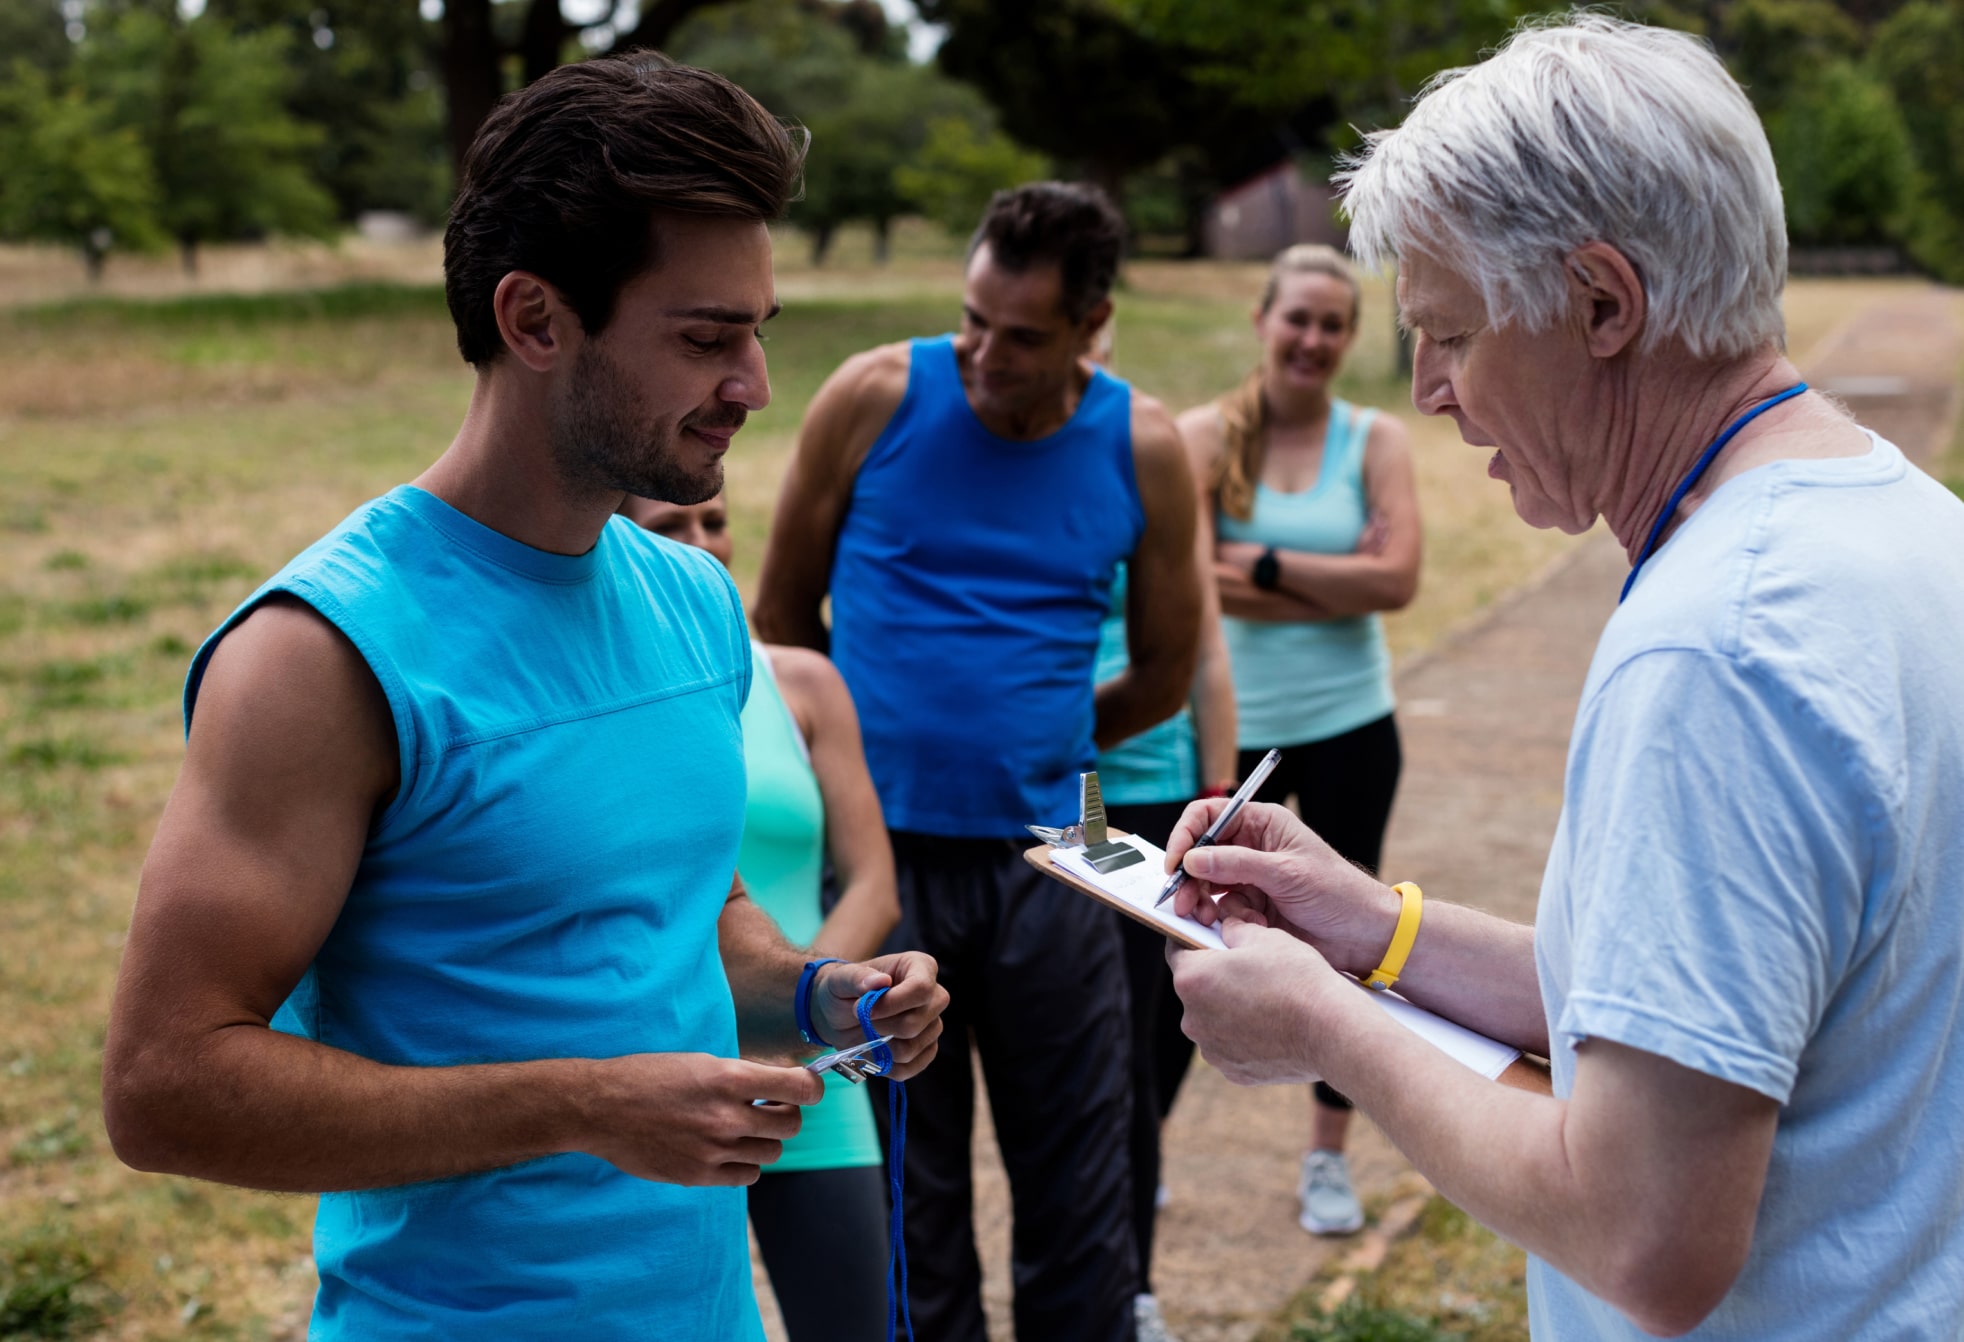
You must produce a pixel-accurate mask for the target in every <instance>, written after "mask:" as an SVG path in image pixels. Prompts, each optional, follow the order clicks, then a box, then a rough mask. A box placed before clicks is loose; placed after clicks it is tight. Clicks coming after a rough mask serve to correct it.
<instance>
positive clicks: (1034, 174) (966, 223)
mask: <svg viewBox="0 0 1964 1342" xmlns="http://www.w3.org/2000/svg"><path fill="white" fill-rule="evenodd" d="M1049 175H1050V164H1049V163H1048V161H1047V160H1045V158H1044V157H1043V155H1041V154H1033V153H1031V152H1030V151H1029V150H1027V149H1024V148H1023V147H1022V146H1021V145H1019V144H1017V143H1016V142H1015V141H1014V140H1012V139H1010V138H1009V137H1008V136H1007V135H1004V134H1003V133H1002V132H1001V131H997V130H990V131H988V132H978V131H977V130H976V129H975V126H974V125H973V123H971V122H968V121H964V120H962V119H961V118H959V117H946V118H943V119H942V120H939V121H935V122H932V123H930V124H929V126H928V128H927V139H926V141H925V142H924V143H923V144H922V145H921V149H920V152H919V153H917V154H915V155H914V158H913V161H912V162H911V163H908V164H905V165H903V166H901V167H900V168H898V169H896V170H895V172H894V178H895V180H896V181H897V182H898V183H899V185H900V189H901V190H902V191H904V192H906V193H907V195H908V197H909V198H910V199H912V200H913V201H914V202H915V204H916V205H918V206H919V207H920V211H921V213H922V214H924V215H926V216H927V217H928V218H929V219H932V220H933V221H934V222H935V223H937V224H940V225H941V227H942V228H944V229H946V230H947V231H948V232H949V233H950V234H952V235H954V236H956V237H965V236H967V235H968V234H970V233H972V232H974V231H975V225H976V223H977V222H978V221H979V220H980V219H981V218H982V211H983V209H984V207H986V206H987V205H988V203H989V197H991V196H993V195H994V194H995V193H996V192H998V191H1001V190H1004V189H1006V188H1008V187H1013V186H1015V185H1017V184H1018V183H1019V182H1028V181H1032V180H1035V179H1040V178H1044V177H1047V176H1049Z"/></svg>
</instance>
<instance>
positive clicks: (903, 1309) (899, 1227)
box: [853, 988, 914, 1342]
mask: <svg viewBox="0 0 1964 1342" xmlns="http://www.w3.org/2000/svg"><path fill="white" fill-rule="evenodd" d="M886 993H887V990H886V989H885V988H875V989H874V990H873V991H872V992H870V993H866V994H864V995H862V996H861V997H860V999H859V1005H858V1006H856V1007H854V1008H853V1012H854V1014H855V1015H857V1016H858V1017H859V1028H860V1029H861V1030H863V1031H865V1033H866V1038H867V1039H869V1040H873V1039H878V1038H879V1037H880V1031H879V1029H878V1027H877V1026H875V1025H874V1024H873V1004H874V1003H876V1002H878V1001H879V1000H880V999H881V998H882V997H885V996H886ZM871 1057H872V1060H873V1063H874V1065H875V1066H877V1067H878V1068H879V1070H880V1074H881V1075H883V1076H884V1075H885V1074H886V1073H888V1072H890V1071H892V1070H893V1050H892V1049H890V1048H888V1047H887V1046H886V1045H884V1044H882V1045H880V1047H878V1048H876V1049H874V1050H873V1052H872V1054H871ZM887 1108H888V1117H889V1121H890V1122H891V1124H892V1127H891V1131H890V1133H889V1135H888V1141H887V1193H888V1195H889V1197H890V1199H891V1202H892V1207H893V1211H892V1215H891V1219H890V1220H889V1221H888V1223H887V1342H895V1339H896V1338H898V1337H899V1335H900V1329H901V1328H902V1327H903V1326H904V1327H905V1329H906V1331H907V1342H914V1315H913V1311H912V1310H911V1309H910V1308H909V1307H908V1304H907V1238H906V1234H905V1227H904V1221H903V1219H902V1213H903V1210H904V1202H903V1195H904V1194H905V1192H906V1170H907V1166H906V1160H907V1086H906V1084H905V1083H904V1082H900V1081H895V1080H894V1079H893V1078H892V1077H890V1076H889V1077H887Z"/></svg>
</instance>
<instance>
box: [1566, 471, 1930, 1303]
mask: <svg viewBox="0 0 1964 1342" xmlns="http://www.w3.org/2000/svg"><path fill="white" fill-rule="evenodd" d="M1535 954H1536V961H1537V967H1538V970H1539V973H1540V980H1541V990H1542V997H1543V1003H1544V1007H1545V1009H1546V1011H1547V1016H1548V1021H1549V1026H1550V1029H1549V1037H1550V1041H1551V1046H1552V1048H1553V1051H1554V1058H1553V1063H1554V1071H1555V1093H1556V1094H1557V1095H1561V1096H1567V1095H1568V1094H1569V1093H1570V1089H1571V1087H1572V1085H1573V1083H1574V1077H1575V1062H1576V1053H1575V1046H1576V1045H1577V1044H1578V1043H1580V1042H1581V1041H1584V1040H1588V1039H1609V1040H1614V1041H1616V1042H1617V1043H1620V1044H1624V1045H1627V1046H1629V1047H1632V1048H1638V1049H1642V1050H1644V1051H1646V1052H1649V1053H1654V1054H1657V1055H1660V1056H1662V1057H1666V1058H1670V1059H1672V1060H1673V1061H1675V1062H1678V1063H1681V1064H1682V1065H1684V1066H1686V1067H1690V1068H1693V1069H1695V1070H1697V1071H1700V1072H1704V1073H1706V1074H1708V1075H1711V1076H1715V1077H1719V1078H1721V1079H1723V1080H1726V1081H1730V1082H1732V1083H1734V1084H1736V1085H1740V1086H1744V1087H1747V1088H1749V1089H1751V1090H1755V1091H1758V1092H1760V1093H1761V1094H1764V1095H1767V1096H1770V1097H1772V1098H1773V1099H1775V1100H1778V1101H1779V1102H1780V1104H1781V1110H1780V1115H1779V1125H1778V1128H1777V1129H1776V1132H1775V1135H1774V1142H1773V1152H1772V1158H1771V1163H1770V1166H1769V1168H1768V1171H1767V1179H1766V1189H1765V1194H1764V1197H1763V1199H1762V1202H1761V1204H1760V1209H1759V1218H1758V1221H1757V1223H1756V1225H1755V1227H1754V1234H1753V1245H1752V1251H1751V1254H1750V1255H1749V1257H1748V1258H1747V1261H1746V1264H1745V1268H1744V1270H1743V1271H1742V1272H1741V1273H1740V1276H1739V1279H1738V1281H1737V1283H1736V1284H1735V1285H1734V1286H1733V1288H1732V1290H1731V1292H1730V1293H1729V1294H1728V1295H1727V1296H1726V1297H1725V1299H1724V1300H1723V1301H1722V1302H1721V1303H1720V1304H1719V1306H1718V1308H1717V1309H1716V1310H1715V1311H1713V1313H1712V1314H1711V1315H1710V1317H1709V1318H1708V1319H1707V1320H1706V1321H1705V1323H1704V1324H1703V1325H1702V1326H1701V1327H1700V1328H1698V1329H1697V1330H1696V1331H1694V1332H1693V1333H1691V1334H1689V1336H1692V1337H1695V1338H1701V1339H1719V1338H1724V1339H1745V1338H1753V1339H1771V1338H1778V1339H1781V1340H1782V1342H1808V1340H1810V1339H1818V1340H1819V1342H1848V1339H1851V1338H1874V1339H1883V1338H1888V1339H1937V1338H1948V1339H1955V1338H1960V1337H1964V1034H1961V1033H1960V1026H1964V504H1961V503H1959V501H1958V500H1957V499H1956V498H1954V497H1952V496H1951V495H1950V493H1949V492H1948V491H1946V490H1945V489H1943V488H1942V487H1941V486H1939V485H1938V484H1937V483H1935V482H1934V481H1933V480H1931V479H1930V478H1929V477H1928V476H1926V475H1924V474H1923V473H1922V472H1921V471H1919V470H1917V469H1916V468H1915V467H1913V466H1911V465H1909V463H1908V462H1906V461H1905V460H1904V458H1903V457H1902V455H1901V454H1900V453H1899V452H1897V450H1896V449H1895V448H1894V447H1892V446H1890V445H1889V444H1887V443H1885V442H1883V441H1882V440H1881V439H1879V438H1878V439H1875V440H1874V446H1873V448H1872V449H1871V451H1870V452H1869V453H1868V454H1867V455H1866V456H1862V457H1854V458H1843V459H1838V460H1827V461H1810V462H1780V463H1776V464H1773V465H1769V466H1764V467H1761V468H1759V469H1757V470H1753V471H1749V472H1747V473H1746V474H1744V475H1742V476H1739V477H1737V478H1735V479H1733V480H1730V481H1727V482H1726V483H1725V484H1724V485H1722V486H1721V487H1720V488H1719V489H1717V490H1716V491H1714V493H1713V494H1712V497H1711V498H1710V500H1708V501H1707V502H1706V503H1705V504H1704V505H1703V506H1702V507H1700V508H1699V509H1698V511H1697V512H1696V513H1694V514H1693V515H1692V516H1691V517H1690V518H1689V519H1688V520H1687V521H1686V522H1685V524H1684V525H1683V526H1682V527H1681V528H1680V530H1679V531H1678V533H1677V534H1676V535H1675V536H1674V537H1672V539H1671V540H1670V541H1669V543H1668V544H1666V545H1665V546H1664V547H1663V548H1662V549H1661V550H1660V551H1659V552H1658V553H1657V554H1656V555H1655V556H1654V557H1653V558H1652V559H1651V561H1650V563H1649V564H1648V565H1647V566H1646V567H1645V568H1644V571H1643V574H1642V576H1641V577H1640V578H1639V579H1638V582H1637V585H1636V588H1635V589H1634V591H1632V593H1631V595H1630V598H1629V600H1628V601H1627V602H1626V603H1625V604H1624V605H1623V606H1622V607H1621V608H1619V609H1618V610H1617V612H1616V614H1615V616H1614V617H1613V618H1612V619H1611V620H1610V622H1609V626H1608V628H1607V629H1606V630H1605V631H1604V633H1603V638H1602V642H1601V644H1600V646H1599V647H1598V648H1597V650H1596V656H1595V660H1594V663H1593V665H1592V666H1591V667H1590V671H1589V678H1588V682H1587V684H1586V686H1585V688H1584V691H1583V696H1582V703H1581V707H1580V709H1579V710H1578V712H1577V715H1576V724H1575V735H1574V738H1573V740H1572V742H1571V744H1570V748H1569V762H1568V779H1567V785H1566V794H1565V797H1564V805H1563V811H1562V819H1561V824H1560V827H1559V828H1558V830H1557V832H1556V836H1555V843H1554V848H1553V851H1552V853H1551V854H1550V856H1549V861H1548V869H1547V874H1546V877H1545V878H1544V881H1543V883H1542V889H1541V906H1540V915H1539V918H1538V920H1537V923H1536V937H1535ZM1684 1215H1685V1216H1686V1217H1687V1218H1690V1217H1696V1216H1697V1215H1698V1208H1697V1207H1696V1206H1687V1207H1686V1208H1685V1209H1684ZM1529 1304H1530V1320H1531V1323H1532V1326H1533V1332H1534V1335H1535V1337H1536V1338H1537V1339H1542V1340H1543V1342H1547V1340H1549V1339H1554V1340H1555V1342H1573V1339H1580V1338H1588V1339H1596V1338H1630V1339H1636V1338H1639V1337H1642V1336H1644V1334H1642V1333H1641V1332H1639V1330H1638V1329H1637V1328H1636V1327H1635V1326H1633V1325H1632V1324H1631V1323H1630V1322H1629V1321H1628V1320H1627V1319H1626V1318H1625V1317H1624V1316H1623V1315H1621V1314H1620V1313H1619V1312H1618V1311H1616V1310H1615V1309H1614V1308H1612V1307H1611V1306H1609V1305H1607V1304H1604V1303H1603V1302H1602V1301H1600V1300H1598V1299H1595V1298H1594V1297H1592V1296H1590V1295H1589V1294H1587V1293H1586V1292H1585V1291H1583V1290H1582V1289H1581V1288H1580V1287H1579V1286H1577V1285H1575V1284H1574V1283H1573V1282H1570V1281H1568V1280H1567V1279H1566V1278H1564V1277H1562V1276H1561V1275H1560V1274H1559V1273H1557V1272H1555V1271H1554V1270H1553V1269H1551V1268H1550V1267H1548V1266H1547V1264H1545V1263H1542V1262H1539V1261H1536V1262H1534V1263H1532V1264H1531V1266H1530V1274H1529Z"/></svg>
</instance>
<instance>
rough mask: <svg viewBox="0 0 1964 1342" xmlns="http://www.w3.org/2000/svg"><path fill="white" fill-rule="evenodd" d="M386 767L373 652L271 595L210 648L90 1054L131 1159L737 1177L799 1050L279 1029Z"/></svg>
mask: <svg viewBox="0 0 1964 1342" xmlns="http://www.w3.org/2000/svg"><path fill="white" fill-rule="evenodd" d="M395 785H396V743H395V735H394V730H393V726H392V722H391V719H390V716H389V709H388V705H387V702H386V701H385V700H384V698H383V696H382V693H381V690H380V688H379V686H377V684H376V683H375V679H374V676H373V674H372V673H371V672H370V671H369V669H368V667H367V666H366V664H365V663H363V661H362V660H361V657H360V655H359V654H358V653H357V652H356V651H355V649H354V648H353V646H352V645H350V644H349V643H348V642H347V640H346V639H345V638H343V637H342V635H341V634H340V633H339V632H338V631H336V630H335V629H334V628H333V627H332V626H330V625H329V624H328V623H327V622H326V621H325V620H323V619H321V618H320V616H318V615H317V614H315V613H314V612H313V611H312V610H310V609H309V608H307V607H305V606H303V605H301V604H299V603H298V602H295V601H292V600H290V599H275V600H273V601H271V602H269V603H268V604H266V605H265V606H262V607H261V608H260V609H259V610H258V611H256V612H254V613H253V614H252V615H251V616H250V617H248V618H247V619H246V620H245V621H244V622H242V623H241V624H240V626H239V627H238V628H237V629H236V630H234V631H233V632H232V633H231V634H229V635H228V636H227V637H226V638H225V640H224V641H223V642H222V643H221V644H220V645H219V647H218V649H217V650H216V652H215V653H214V654H213V657H212V659H211V663H210V666H209V668H208V670H207V672H206V674H205V678H204V683H203V686H202V688H201V691H200V694H199V698H198V708H197V713H196V716H195V718H194V719H193V726H192V730H191V735H190V740H189V744H188V748H187V751H186V757H185V764H184V769H183V772H182V774H181V775H180V776H179V779H178V783H177V786H176V788H175V789H174V791H173V792H172V795H171V799H170V802H169V804H168V805H167V806H166V808H165V811H164V816H163V819H162V821H161V822H160V824H159V827H158V831H157V837H156V840H155V842H154V843H153V844H152V846H151V850H150V854H149V857H148V859H147V860H146V862H145V864H144V871H143V877H142V882H141V886H140V889H139V893H138V897H137V905H136V913H135V917H134V920H133V921H132V924H131V928H130V935H129V940H128V942H127V945H126V948H125V950H124V954H123V963H122V969H121V973H120V975H119V978H118V982H117V989H116V999H115V1005H114V1008H113V1012H112V1016H111V1020H110V1027H109V1034H108V1039H107V1041H106V1044H105V1048H104V1061H103V1113H104V1118H105V1121H106V1123H107V1125H108V1129H109V1134H110V1139H111V1141H112V1142H113V1143H114V1145H115V1148H116V1151H117V1154H118V1155H119V1156H121V1157H122V1158H123V1159H124V1160H125V1161H126V1162H128V1163H129V1164H131V1165H134V1166H136V1167H137V1168H139V1169H145V1170H156V1171H165V1172H170V1173H179V1174H189V1175H194V1176H197V1177H200V1178H206V1179H214V1180H218V1181H220V1182H224V1183H233V1184H242V1185H245V1186H247V1187H253V1188H266V1189H275V1190H282V1191H292V1192H305V1191H322V1190H329V1189H350V1188H370V1187H377V1186H381V1185H387V1184H398V1183H408V1182H413V1181H417V1180H422V1179H434V1178H442V1177H446V1176H450V1175H457V1174H465V1173H470V1172H473V1171H477V1170H484V1169H490V1168H494V1167H497V1166H500V1165H507V1164H511V1163H513V1162H516V1161H519V1160H525V1159H529V1158H531V1157H534V1156H542V1155H548V1154H553V1153H555V1152H563V1151H586V1152H588V1153H590V1154H593V1155H596V1156H599V1157H601V1158H602V1159H606V1160H610V1161H612V1162H613V1163H614V1164H615V1165H617V1166H619V1167H620V1168H621V1169H623V1170H625V1171H627V1172H628V1173H630V1174H634V1175H637V1176H639V1177H642V1178H648V1179H656V1180H661V1181H663V1182H673V1183H694V1184H710V1183H748V1182H751V1181H752V1180H754V1179H755V1178H756V1171H757V1167H758V1165H760V1164H762V1163H767V1162H768V1161H770V1160H773V1159H775V1158H776V1152H777V1150H778V1149H779V1145H780V1143H781V1141H782V1139H783V1138H784V1137H787V1136H789V1135H791V1134H792V1133H793V1132H795V1131H796V1130H797V1126H798V1119H797V1115H796V1113H795V1111H792V1110H789V1109H787V1108H785V1107H783V1106H777V1107H773V1108H770V1109H757V1108H753V1107H752V1106H751V1104H750V1101H751V1100H753V1099H757V1098H770V1099H777V1100H784V1101H792V1102H796V1103H813V1102H815V1101H816V1100H817V1098H818V1094H817V1092H816V1090H815V1089H814V1087H813V1084H812V1078H810V1077H809V1075H808V1074H806V1073H804V1072H803V1071H802V1069H778V1068H769V1067H762V1066H759V1065H757V1064H755V1063H747V1062H741V1061H738V1060H734V1059H723V1058H712V1057H709V1056H707V1055H702V1054H641V1055H635V1056H631V1057H623V1058H614V1059H605V1060H593V1059H555V1060H546V1061H528V1062H513V1063H503V1064H491V1065H484V1066H469V1067H444V1068H436V1067H396V1066H386V1065H383V1064H381V1063H377V1062H374V1061H372V1060H370V1059H367V1058H362V1057H359V1056H357V1055H355V1054H352V1053H348V1052H344V1051H342V1050H339V1049H334V1048H329V1047H326V1046H324V1045H321V1044H318V1043H315V1042H313V1041H310V1040H306V1039H301V1038H297V1037H295V1036H292V1035H287V1034H283V1033H280V1032H277V1031H274V1030H272V1029H270V1028H268V1022H269V1021H270V1020H271V1018H272V1016H273V1013H274V1012H275V1011H276V1010H278V1008H279V1005H280V1003H281V1002H282V1001H284V1000H285V998H286V997H287V995H288V994H289V993H290V992H291V991H292V989H293V986H294V984H295V983H297V982H298V980H299V978H300V976H301V974H302V973H303V972H304V971H305V969H306V967H307V966H308V964H309V963H311V962H312V960H313V958H314V955H315V953H316V952H317V951H318V950H319V948H320V946H321V943H322V942H323V941H324V940H325V938H326V937H327V935H328V932H329V931H330V929H331V928H332V927H333V925H334V922H335V919H336V918H337V917H338V916H339V914H340V911H341V906H342V904H343V902H344V901H345V899H346V897H347V892H348V888H349V885H350V883H351V882H352V880H353V878H354V873H355V868H356V865H357V863H358V862H359V860H360V857H361V853H362V848H363V844H364V842H365V839H366V836H367V833H368V829H369V826H370V823H371V821H372V819H373V817H374V815H375V813H376V809H377V807H378V806H380V805H382V804H383V803H384V800H385V799H386V798H387V797H388V796H389V795H390V794H391V792H392V791H393V789H394V787H395Z"/></svg>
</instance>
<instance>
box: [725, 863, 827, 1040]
mask: <svg viewBox="0 0 1964 1342" xmlns="http://www.w3.org/2000/svg"><path fill="white" fill-rule="evenodd" d="M717 938H718V944H719V947H720V949H721V951H722V955H723V972H724V973H725V974H726V975H727V976H728V978H729V981H730V996H731V997H732V998H733V999H734V1000H735V1003H736V1017H737V1040H738V1044H739V1047H741V1048H742V1050H743V1052H744V1053H745V1055H747V1056H751V1057H760V1058H784V1057H789V1056H792V1055H795V1054H797V1053H798V1052H800V1051H801V1050H805V1049H806V1048H807V1045H806V1044H805V1042H804V1040H803V1039H801V1038H799V1036H798V1022H797V1017H796V1016H795V1015H794V1014H793V1008H792V1002H791V998H792V994H793V993H795V992H796V991H797V987H798V976H799V975H800V974H802V973H803V972H804V968H805V961H806V959H807V958H808V957H807V954H806V952H805V951H803V950H801V949H800V948H798V947H796V946H793V945H792V944H791V943H790V942H789V941H787V940H786V939H785V936H784V933H783V932H782V931H781V930H779V928H778V925H777V924H776V923H775V922H773V921H771V916H770V915H769V914H767V913H765V912H764V911H763V910H762V909H760V908H758V907H757V906H756V905H755V904H754V903H752V902H751V900H750V897H749V896H748V895H742V894H738V895H733V896H731V898H730V900H729V902H728V903H726V904H725V905H724V906H723V916H722V919H721V921H720V923H719V924H718V926H717Z"/></svg>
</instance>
